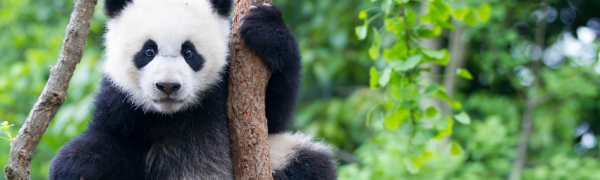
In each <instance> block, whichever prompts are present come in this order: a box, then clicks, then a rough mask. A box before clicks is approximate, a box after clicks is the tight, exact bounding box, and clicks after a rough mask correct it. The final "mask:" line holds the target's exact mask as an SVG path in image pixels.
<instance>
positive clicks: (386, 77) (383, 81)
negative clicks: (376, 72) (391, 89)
mask: <svg viewBox="0 0 600 180" xmlns="http://www.w3.org/2000/svg"><path fill="white" fill-rule="evenodd" d="M391 73H392V69H391V68H389V67H388V68H385V70H383V74H381V77H379V85H380V86H385V85H387V84H388V82H390V74H391Z"/></svg>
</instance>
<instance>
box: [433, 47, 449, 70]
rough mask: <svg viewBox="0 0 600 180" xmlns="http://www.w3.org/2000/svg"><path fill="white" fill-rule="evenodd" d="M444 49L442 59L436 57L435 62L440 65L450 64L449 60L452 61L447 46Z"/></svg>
mask: <svg viewBox="0 0 600 180" xmlns="http://www.w3.org/2000/svg"><path fill="white" fill-rule="evenodd" d="M442 51H444V57H443V58H441V59H436V60H435V63H436V64H439V65H440V66H445V65H446V64H448V62H450V53H448V50H447V49H446V48H444V49H442Z"/></svg>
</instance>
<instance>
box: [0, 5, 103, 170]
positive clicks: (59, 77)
mask: <svg viewBox="0 0 600 180" xmlns="http://www.w3.org/2000/svg"><path fill="white" fill-rule="evenodd" d="M96 2H97V0H75V8H74V9H73V12H72V13H71V19H70V20H69V24H68V25H67V33H66V36H65V39H64V41H63V46H62V49H61V51H60V55H59V57H58V62H57V63H56V65H55V66H52V67H50V78H48V82H47V83H46V87H44V90H43V91H42V94H41V95H40V97H39V98H38V100H37V102H36V103H35V105H34V106H33V109H31V112H29V116H28V117H27V119H26V120H25V123H24V124H23V126H22V127H21V129H20V130H19V134H17V136H16V137H15V140H14V141H13V143H12V147H11V149H10V156H9V159H8V164H7V165H6V167H5V168H4V173H5V175H6V179H9V180H28V179H29V178H30V177H29V166H30V165H31V159H32V157H33V151H34V150H35V148H36V146H37V145H38V143H39V142H40V138H41V137H42V135H43V134H44V132H45V131H46V128H47V127H48V124H50V121H52V118H54V115H56V112H57V111H58V109H59V108H60V106H61V105H62V104H63V102H65V97H66V96H67V89H68V88H69V81H70V80H71V77H72V76H73V71H75V66H76V65H77V63H79V62H80V61H81V55H82V54H83V48H84V46H85V38H86V36H87V35H88V33H89V30H90V22H91V19H92V14H94V7H95V6H96Z"/></svg>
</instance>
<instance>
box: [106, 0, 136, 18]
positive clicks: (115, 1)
mask: <svg viewBox="0 0 600 180" xmlns="http://www.w3.org/2000/svg"><path fill="white" fill-rule="evenodd" d="M131 2H132V0H105V1H104V11H105V13H106V15H107V16H108V17H109V18H115V17H117V16H118V15H119V14H121V11H122V10H123V9H125V7H126V6H127V4H129V3H131Z"/></svg>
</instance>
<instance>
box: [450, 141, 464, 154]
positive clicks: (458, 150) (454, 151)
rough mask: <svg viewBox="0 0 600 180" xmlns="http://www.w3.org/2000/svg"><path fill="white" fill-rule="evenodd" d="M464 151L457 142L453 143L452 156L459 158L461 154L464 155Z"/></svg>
mask: <svg viewBox="0 0 600 180" xmlns="http://www.w3.org/2000/svg"><path fill="white" fill-rule="evenodd" d="M462 151H463V149H462V147H460V145H459V144H458V143H456V141H452V148H450V154H452V155H455V156H458V155H460V153H462Z"/></svg>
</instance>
